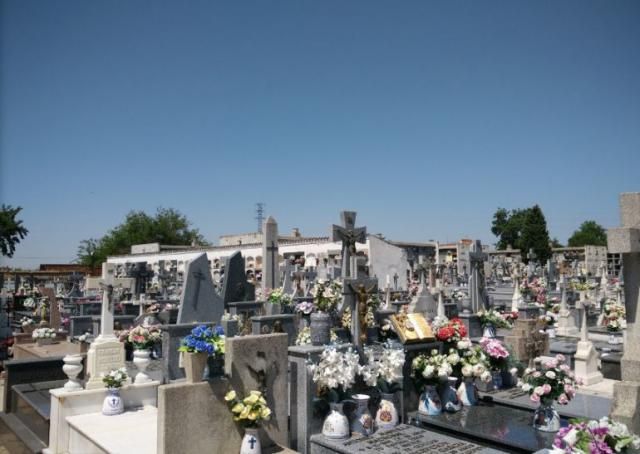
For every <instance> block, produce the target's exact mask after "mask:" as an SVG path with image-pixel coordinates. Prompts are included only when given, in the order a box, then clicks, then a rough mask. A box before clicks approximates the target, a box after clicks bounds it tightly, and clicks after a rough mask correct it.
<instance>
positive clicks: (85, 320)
mask: <svg viewBox="0 0 640 454" xmlns="http://www.w3.org/2000/svg"><path fill="white" fill-rule="evenodd" d="M84 333H91V334H93V335H96V336H97V335H98V334H99V325H98V330H95V331H94V327H93V316H92V315H73V316H71V317H69V334H70V335H71V336H72V337H73V336H81V335H83V334H84Z"/></svg>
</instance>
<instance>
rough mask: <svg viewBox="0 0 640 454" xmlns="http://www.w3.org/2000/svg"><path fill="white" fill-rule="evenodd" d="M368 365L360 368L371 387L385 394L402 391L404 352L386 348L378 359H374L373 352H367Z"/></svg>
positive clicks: (361, 373)
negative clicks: (375, 387)
mask: <svg viewBox="0 0 640 454" xmlns="http://www.w3.org/2000/svg"><path fill="white" fill-rule="evenodd" d="M366 353H367V358H368V364H367V365H365V366H360V369H359V373H360V375H362V378H363V379H364V381H365V383H366V384H367V385H369V386H377V387H378V389H379V390H380V391H381V392H383V393H385V394H391V393H394V392H396V391H398V390H399V389H400V387H399V385H400V382H401V381H402V377H403V375H402V368H403V367H404V351H403V350H400V349H392V348H385V349H384V350H383V351H382V354H381V355H380V357H379V358H378V359H375V358H374V355H373V350H371V349H369V350H367V351H366Z"/></svg>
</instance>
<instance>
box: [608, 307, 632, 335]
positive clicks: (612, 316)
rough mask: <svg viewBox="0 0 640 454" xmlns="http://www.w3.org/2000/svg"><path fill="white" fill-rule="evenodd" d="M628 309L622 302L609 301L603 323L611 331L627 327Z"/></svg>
mask: <svg viewBox="0 0 640 454" xmlns="http://www.w3.org/2000/svg"><path fill="white" fill-rule="evenodd" d="M625 317H626V310H625V307H624V306H623V305H622V304H617V303H616V302H607V303H605V305H604V311H603V319H602V325H604V326H606V327H607V330H609V331H611V332H617V331H620V330H622V329H623V328H626V327H627V321H626V318H625Z"/></svg>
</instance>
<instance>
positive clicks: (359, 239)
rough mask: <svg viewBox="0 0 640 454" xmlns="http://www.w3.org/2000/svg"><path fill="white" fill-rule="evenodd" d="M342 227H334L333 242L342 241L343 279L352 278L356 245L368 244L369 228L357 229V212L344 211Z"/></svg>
mask: <svg viewBox="0 0 640 454" xmlns="http://www.w3.org/2000/svg"><path fill="white" fill-rule="evenodd" d="M340 218H341V220H342V226H339V225H335V224H334V225H333V227H332V230H331V240H332V241H342V278H343V279H345V278H348V277H352V273H351V269H350V266H351V256H355V255H356V243H366V241H367V228H366V227H357V228H356V226H355V225H356V212H355V211H343V212H341V213H340Z"/></svg>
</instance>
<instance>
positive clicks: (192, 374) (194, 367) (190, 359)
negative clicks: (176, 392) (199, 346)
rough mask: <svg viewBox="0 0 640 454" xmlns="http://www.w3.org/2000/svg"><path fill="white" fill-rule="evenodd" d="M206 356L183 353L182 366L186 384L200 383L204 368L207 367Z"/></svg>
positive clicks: (203, 353)
mask: <svg viewBox="0 0 640 454" xmlns="http://www.w3.org/2000/svg"><path fill="white" fill-rule="evenodd" d="M207 356H208V355H207V354H206V353H205V352H199V353H196V352H184V353H183V356H182V365H183V367H184V374H185V376H186V378H187V383H198V382H201V381H202V376H203V375H204V368H205V366H206V365H207Z"/></svg>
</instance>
